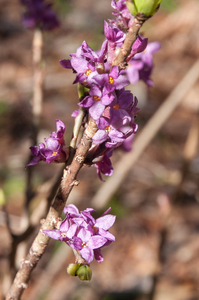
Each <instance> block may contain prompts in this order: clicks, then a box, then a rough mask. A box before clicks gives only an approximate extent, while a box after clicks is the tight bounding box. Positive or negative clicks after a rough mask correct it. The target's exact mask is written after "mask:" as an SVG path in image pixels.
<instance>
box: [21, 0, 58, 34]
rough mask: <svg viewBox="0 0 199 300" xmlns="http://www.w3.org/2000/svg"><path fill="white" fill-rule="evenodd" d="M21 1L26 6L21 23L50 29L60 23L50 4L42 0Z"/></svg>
mask: <svg viewBox="0 0 199 300" xmlns="http://www.w3.org/2000/svg"><path fill="white" fill-rule="evenodd" d="M21 3H22V4H23V5H24V6H25V7H26V11H25V13H24V15H23V23H24V25H25V26H26V27H28V28H30V29H33V28H35V27H39V28H40V29H43V30H52V29H54V28H56V27H58V26H59V25H60V24H59V21H58V19H57V17H56V15H55V13H54V11H53V10H52V8H51V6H52V4H50V3H45V2H44V0H21Z"/></svg>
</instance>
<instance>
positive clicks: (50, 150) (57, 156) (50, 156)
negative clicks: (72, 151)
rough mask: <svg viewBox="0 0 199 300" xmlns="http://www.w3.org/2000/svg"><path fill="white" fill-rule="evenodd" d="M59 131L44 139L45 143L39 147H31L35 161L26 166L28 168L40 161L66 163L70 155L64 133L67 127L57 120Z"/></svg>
mask: <svg viewBox="0 0 199 300" xmlns="http://www.w3.org/2000/svg"><path fill="white" fill-rule="evenodd" d="M56 126H57V131H56V132H52V133H51V135H50V137H49V138H46V139H44V140H45V142H46V146H45V144H44V143H40V144H39V146H31V147H30V151H31V154H32V155H33V156H34V157H33V159H32V160H31V161H30V162H29V164H27V165H26V167H29V166H33V165H36V164H37V163H38V162H40V161H46V162H47V163H51V162H56V163H61V162H65V161H66V159H67V158H68V155H69V149H68V148H67V147H66V146H65V141H64V132H65V125H64V123H63V122H62V121H61V120H56Z"/></svg>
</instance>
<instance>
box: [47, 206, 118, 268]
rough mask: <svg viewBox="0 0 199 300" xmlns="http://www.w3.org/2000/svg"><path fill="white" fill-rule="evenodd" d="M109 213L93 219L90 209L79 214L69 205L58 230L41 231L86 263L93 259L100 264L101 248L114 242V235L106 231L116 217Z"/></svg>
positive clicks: (101, 259)
mask: <svg viewBox="0 0 199 300" xmlns="http://www.w3.org/2000/svg"><path fill="white" fill-rule="evenodd" d="M109 211H110V209H108V210H107V211H106V212H105V213H104V214H103V215H102V216H101V217H100V218H97V219H95V218H94V217H93V216H92V215H91V212H93V209H92V208H87V209H85V210H84V211H81V212H79V210H78V209H77V207H76V206H75V205H74V204H69V205H68V206H67V207H65V208H64V213H65V214H66V218H65V219H64V220H63V221H62V222H61V225H60V227H59V229H52V230H43V233H45V234H46V235H48V236H49V237H51V238H53V239H55V240H60V241H62V242H65V243H66V244H67V245H68V246H70V247H71V248H73V249H76V250H77V251H79V253H80V254H81V256H82V257H83V258H84V259H85V260H86V261H87V263H90V262H91V261H92V260H93V259H94V257H95V258H96V260H97V261H98V262H102V261H103V256H102V255H101V251H100V250H101V248H102V247H104V246H107V245H109V244H110V243H111V242H113V241H115V237H114V235H113V234H111V233H110V232H109V231H108V230H109V229H110V227H111V226H112V225H113V224H114V222H115V218H116V217H115V216H114V215H110V214H108V212H109Z"/></svg>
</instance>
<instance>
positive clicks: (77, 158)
mask: <svg viewBox="0 0 199 300" xmlns="http://www.w3.org/2000/svg"><path fill="white" fill-rule="evenodd" d="M75 160H76V161H77V162H78V163H79V164H81V163H83V161H84V157H83V156H82V155H77V156H76V157H75Z"/></svg>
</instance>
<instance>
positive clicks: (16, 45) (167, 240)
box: [0, 0, 199, 300]
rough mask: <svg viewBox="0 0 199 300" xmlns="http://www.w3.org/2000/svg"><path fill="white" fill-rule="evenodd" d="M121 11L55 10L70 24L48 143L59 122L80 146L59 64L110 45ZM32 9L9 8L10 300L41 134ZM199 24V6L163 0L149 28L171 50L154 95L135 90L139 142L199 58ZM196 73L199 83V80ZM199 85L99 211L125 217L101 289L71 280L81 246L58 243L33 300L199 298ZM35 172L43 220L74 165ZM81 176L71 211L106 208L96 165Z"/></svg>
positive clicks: (1, 53)
mask: <svg viewBox="0 0 199 300" xmlns="http://www.w3.org/2000/svg"><path fill="white" fill-rule="evenodd" d="M110 4H111V1H110V0H109V1H108V0H101V1H91V0H73V1H69V0H56V1H54V9H55V10H56V12H57V14H58V16H59V20H60V22H61V26H60V28H58V29H55V30H54V31H52V32H45V33H44V47H43V58H44V60H45V82H44V98H43V106H42V114H41V121H40V128H39V133H38V142H43V138H44V137H48V136H49V134H50V132H51V131H54V130H55V120H56V119H61V120H62V121H63V122H64V123H65V125H66V133H65V138H66V141H68V142H69V141H70V138H71V132H72V126H73V121H74V120H73V118H71V114H72V112H73V111H74V110H75V109H77V90H76V86H74V85H72V82H73V80H74V78H75V75H74V74H72V72H71V71H70V70H66V69H63V68H62V67H61V66H60V64H59V60H60V59H64V58H69V54H70V53H73V52H76V49H77V47H79V46H80V45H81V43H82V41H84V40H85V41H86V42H87V43H88V44H89V46H90V47H92V48H93V49H94V50H97V49H99V48H100V46H101V43H102V41H103V40H104V37H103V24H104V20H107V19H111V18H112V15H111V13H112V9H111V5H110ZM23 11H24V9H23V7H22V5H21V4H20V1H11V0H0V137H1V147H0V188H1V193H0V208H1V211H0V265H1V267H0V279H1V280H0V282H1V283H0V285H1V288H0V296H1V299H3V293H4V292H5V290H7V289H8V286H9V282H10V276H9V275H10V271H9V270H10V266H11V265H13V262H12V263H10V261H11V260H12V259H13V256H12V255H10V254H11V253H13V247H14V246H13V245H14V243H13V239H12V238H13V234H14V235H19V234H21V233H22V232H24V231H25V230H26V228H27V223H26V222H25V223H24V218H23V214H24V204H25V202H26V200H25V199H26V196H27V195H26V193H25V191H26V189H27V182H28V175H27V174H28V171H27V170H25V168H24V166H25V165H26V164H27V162H28V161H29V160H30V157H29V156H30V153H29V152H30V151H29V147H30V146H31V132H32V109H31V99H32V92H33V90H32V83H33V66H32V39H33V31H31V30H28V29H26V28H24V26H23V25H22V22H21V18H22V14H23ZM198 16H199V2H198V1H197V0H195V1H194V0H190V1H185V0H178V1H177V0H176V1H175V0H163V1H162V5H161V8H160V10H159V12H158V13H157V14H156V15H155V16H154V17H153V18H152V19H150V20H149V21H147V22H146V24H145V25H144V26H143V28H142V30H141V33H142V34H143V36H144V37H148V38H149V42H152V41H158V42H160V43H161V49H160V50H159V52H157V53H156V54H155V55H154V71H153V74H152V80H153V82H154V86H153V87H151V88H147V87H146V85H145V84H144V83H142V82H139V83H138V84H136V85H135V86H133V85H132V86H130V87H128V89H131V90H132V92H133V94H134V95H135V96H137V97H138V100H139V105H138V107H140V111H139V112H138V113H137V119H136V122H137V123H138V125H139V128H138V133H137V135H139V133H140V132H141V131H142V128H144V126H145V125H146V124H147V122H148V120H149V119H150V118H151V117H152V116H153V114H154V113H155V112H156V111H157V109H158V108H159V107H160V106H161V105H162V103H163V102H164V101H165V100H166V99H167V97H168V96H169V95H170V94H171V93H172V91H173V89H174V88H175V87H176V86H177V85H178V83H179V82H180V81H181V80H182V79H183V77H184V76H185V75H186V74H187V72H188V71H189V69H190V68H191V67H192V65H194V64H195V63H196V61H197V60H198V57H199V36H198V32H199V18H198ZM194 76H196V79H197V78H198V74H195V75H194ZM198 83H199V80H198V79H197V80H196V83H195V84H193V85H192V86H191V88H189V90H188V92H187V91H186V92H184V94H183V96H182V98H183V100H182V101H181V103H180V105H179V106H178V107H177V109H175V110H174V111H173V113H172V114H171V116H170V117H169V119H168V120H167V121H166V122H165V124H164V125H163V127H162V128H161V129H160V130H159V131H158V133H157V134H156V135H155V136H154V139H153V141H152V142H151V143H150V144H149V145H148V146H147V148H146V150H145V151H144V152H143V153H142V154H141V156H140V158H139V159H138V160H137V162H136V163H135V164H134V165H133V166H132V168H131V170H130V172H129V173H128V175H127V176H126V177H125V179H124V181H123V183H122V184H121V185H120V186H117V189H116V192H115V194H114V196H112V197H111V199H107V200H106V201H104V202H105V203H104V204H103V205H101V211H100V212H99V214H100V213H101V212H103V211H105V210H106V209H107V208H108V207H109V206H111V207H112V211H111V212H112V214H116V215H117V220H116V223H115V224H114V226H113V228H112V229H111V232H112V233H113V234H114V235H115V236H116V241H115V242H114V243H112V244H111V245H110V246H109V247H107V248H104V249H103V255H104V262H103V263H101V264H98V263H96V262H92V265H91V267H92V271H93V278H92V280H91V282H81V281H80V280H79V279H78V278H72V277H70V276H69V275H68V274H67V273H66V268H67V266H68V264H69V263H72V262H74V257H73V253H72V251H71V249H68V248H67V246H66V245H61V244H60V243H59V242H55V241H50V244H49V246H48V248H47V251H46V253H45V254H44V256H43V257H42V259H41V261H40V262H39V264H38V266H37V268H36V269H35V270H34V272H33V274H32V278H31V281H30V284H29V287H28V289H27V290H26V291H25V293H24V294H23V296H22V299H29V300H40V299H42V300H45V299H48V300H55V299H59V300H64V299H71V300H82V299H87V300H90V299H92V300H93V299H94V300H134V299H135V300H138V299H139V300H140V299H141V300H146V299H148V300H166V299H172V300H198V299H199V286H198V282H199V255H198V253H199V203H198V202H199V191H198V185H199V151H198V140H199V133H198V129H199V123H198V112H199V96H198V95H199V84H198ZM135 140H136V136H135ZM123 156H124V153H123V152H122V151H121V150H118V151H116V153H115V154H114V156H113V167H116V166H117V162H118V161H120V160H121V159H122V158H123ZM32 168H33V169H32V176H33V181H32V185H33V190H35V191H36V192H35V194H34V193H33V194H32V195H31V196H32V197H31V201H30V202H29V203H28V213H29V214H30V215H31V216H32V217H33V219H34V220H37V216H36V217H34V216H33V215H34V211H36V212H37V209H38V207H39V204H40V203H41V201H43V200H44V199H45V198H46V193H47V192H46V191H47V190H48V189H49V186H50V185H51V184H52V180H54V178H56V177H57V176H58V174H59V173H60V170H61V168H62V167H61V166H60V165H59V164H51V165H48V164H45V163H40V164H39V165H37V166H35V167H32ZM124 168H125V165H124ZM113 176H114V175H113ZM78 179H79V180H80V184H79V186H78V187H74V189H73V191H72V193H71V195H70V197H69V202H68V203H74V204H75V205H77V206H78V208H79V209H80V210H83V209H85V208H86V207H94V206H95V205H96V203H94V202H93V200H92V199H93V197H94V196H95V194H96V193H97V191H99V190H100V189H101V187H102V186H103V184H104V183H102V182H101V181H100V180H99V179H98V176H97V174H96V169H95V168H94V167H90V168H89V167H84V168H83V169H82V170H81V172H80V174H79V175H78ZM105 180H108V178H107V179H105ZM102 200H103V199H102ZM96 206H97V205H96ZM99 206H100V205H99ZM44 211H45V210H44ZM44 217H45V214H44V215H43V216H42V217H41V218H44ZM33 223H34V222H33ZM36 224H38V225H34V228H33V230H32V231H31V234H28V235H27V237H26V239H25V240H23V241H22V242H20V243H18V244H17V246H18V247H17V251H16V253H15V261H16V266H19V264H20V261H21V259H22V258H23V256H24V255H25V253H26V252H27V249H28V248H29V246H30V245H31V243H32V241H33V239H34V237H35V235H36V233H37V231H38V229H39V226H40V222H39V220H38V222H37V223H36ZM11 233H12V234H11Z"/></svg>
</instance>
